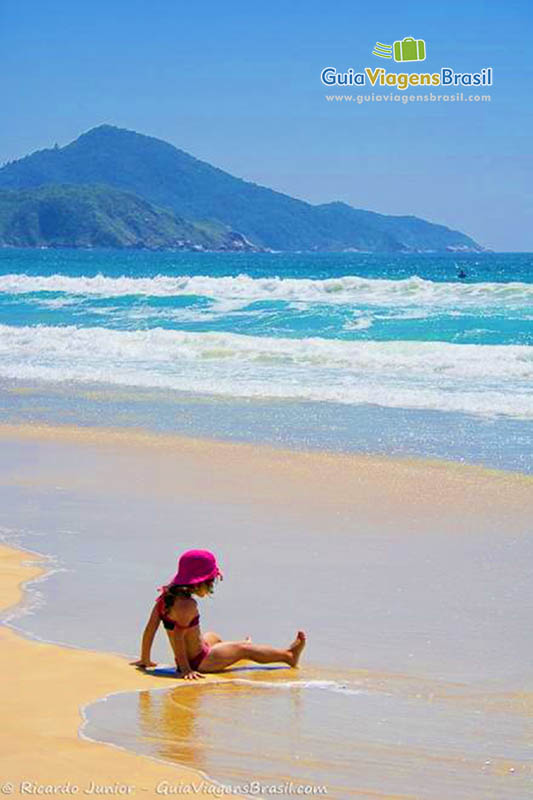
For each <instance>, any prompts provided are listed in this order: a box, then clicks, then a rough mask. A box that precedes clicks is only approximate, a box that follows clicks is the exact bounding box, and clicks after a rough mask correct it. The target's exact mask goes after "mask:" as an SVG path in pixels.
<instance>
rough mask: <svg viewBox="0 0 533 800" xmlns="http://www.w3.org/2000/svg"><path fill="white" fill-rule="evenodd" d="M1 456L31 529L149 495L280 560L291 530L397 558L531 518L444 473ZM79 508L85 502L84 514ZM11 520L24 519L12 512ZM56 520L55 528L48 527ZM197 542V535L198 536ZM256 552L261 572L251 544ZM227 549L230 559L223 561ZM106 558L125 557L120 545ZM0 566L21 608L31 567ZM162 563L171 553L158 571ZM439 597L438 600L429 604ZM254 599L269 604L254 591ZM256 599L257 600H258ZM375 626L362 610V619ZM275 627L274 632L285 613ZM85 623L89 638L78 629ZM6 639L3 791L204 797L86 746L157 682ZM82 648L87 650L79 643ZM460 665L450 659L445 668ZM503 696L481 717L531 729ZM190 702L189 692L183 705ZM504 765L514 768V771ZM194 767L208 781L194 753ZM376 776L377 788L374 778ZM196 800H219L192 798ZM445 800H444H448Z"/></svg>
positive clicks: (23, 444)
mask: <svg viewBox="0 0 533 800" xmlns="http://www.w3.org/2000/svg"><path fill="white" fill-rule="evenodd" d="M0 444H1V447H2V454H3V456H2V458H1V459H0V484H1V487H2V490H3V492H4V493H5V497H6V498H10V497H11V498H12V497H15V496H16V497H19V498H20V497H22V498H23V499H24V502H25V503H26V504H27V506H28V508H29V505H28V504H29V503H30V501H31V502H32V503H33V504H34V506H35V508H34V509H33V510H32V514H33V516H28V519H30V518H31V519H33V520H36V519H38V518H39V516H40V514H41V505H40V504H41V501H42V500H43V498H44V499H46V502H48V503H49V504H50V506H51V507H52V509H53V508H54V507H55V505H54V504H56V503H58V501H57V497H58V492H61V496H62V497H63V496H67V497H68V501H69V503H71V504H75V505H74V511H73V512H72V513H73V514H74V515H76V514H78V515H80V516H81V517H87V518H89V519H91V514H93V512H94V508H93V507H94V504H95V498H102V497H104V496H105V497H111V498H112V502H113V503H114V504H115V505H116V506H117V508H118V509H119V511H120V509H126V508H127V507H128V503H129V501H131V499H132V498H133V497H134V496H135V495H136V494H143V495H144V494H145V495H147V496H148V495H149V496H150V497H151V498H152V500H153V501H154V502H157V503H159V504H161V505H163V504H165V503H173V504H174V505H173V506H172V508H173V509H176V508H186V507H187V506H188V505H190V506H193V507H197V506H200V505H202V504H203V505H205V504H206V503H207V502H210V503H213V504H219V506H220V507H221V508H222V507H224V508H226V509H229V511H230V512H231V514H233V518H234V519H237V518H241V517H242V518H243V520H244V523H243V530H245V529H246V526H248V525H249V523H251V524H257V525H259V524H260V521H261V520H263V519H264V518H268V519H269V521H270V524H271V525H272V531H273V533H272V535H273V536H274V532H275V531H276V530H277V528H278V527H279V526H281V530H282V532H283V537H282V538H281V539H280V543H281V544H282V545H283V547H286V546H288V545H286V541H287V542H288V540H289V538H290V537H289V535H288V533H285V531H289V530H290V526H295V527H297V526H300V527H301V528H302V530H303V531H304V533H303V534H302V538H301V540H299V541H300V542H304V541H305V539H304V537H305V536H308V537H309V542H311V541H315V540H314V539H313V538H312V537H313V536H316V537H324V536H325V535H327V536H330V537H336V540H337V541H338V543H339V545H340V546H342V547H344V546H345V544H346V543H347V542H348V541H353V540H354V539H355V540H357V538H358V537H361V544H362V545H363V546H366V545H367V544H368V541H369V537H370V538H371V537H372V536H373V535H374V533H375V532H376V531H379V533H380V535H381V534H383V533H386V535H387V537H389V538H388V539H387V543H388V544H387V546H389V545H390V543H391V542H393V541H394V539H398V540H399V541H400V544H402V543H403V542H405V541H409V539H405V537H406V535H408V536H412V537H415V538H416V539H417V541H421V540H423V539H424V538H431V536H432V535H433V533H434V531H435V530H436V529H438V532H439V535H440V536H442V537H444V540H447V541H450V542H451V541H452V540H454V539H455V540H458V541H459V543H461V542H463V541H468V538H467V537H471V536H473V535H474V534H476V535H477V534H479V533H480V532H482V533H483V532H485V531H487V532H488V533H489V534H490V533H498V535H500V536H501V537H503V539H505V536H506V535H507V534H509V536H510V537H513V536H515V535H516V532H517V531H518V532H521V533H523V534H524V533H525V532H527V531H529V530H530V520H531V519H532V518H533V479H532V478H531V477H527V476H523V475H514V474H510V473H504V472H498V471H494V470H486V469H483V468H480V467H467V466H463V465H457V464H449V463H444V462H429V461H415V460H410V459H405V460H392V459H387V458H384V457H372V456H353V455H338V454H335V455H333V454H331V455H330V454H318V453H294V452H290V451H282V450H275V449H273V448H268V447H257V446H252V445H242V444H230V443H222V442H207V441H201V440H193V439H185V438H180V437H175V436H157V435H153V434H151V433H147V432H143V431H136V432H131V431H116V430H109V431H108V430H97V429H79V428H67V427H65V428H50V427H44V426H23V427H19V426H7V425H5V426H1V427H0ZM10 493H12V494H10ZM17 493H18V494H17ZM80 498H85V500H84V503H81V502H80ZM76 504H77V505H76ZM219 506H216V507H217V508H218V507H219ZM213 507H215V505H213ZM28 508H26V511H27V512H28V515H29V511H28ZM43 508H44V506H43ZM120 513H122V512H120ZM9 515H10V509H9V508H7V509H6V508H4V511H3V515H2V520H4V522H5V521H6V520H8V519H9ZM12 516H13V518H15V516H16V514H15V508H14V507H13V514H12ZM51 519H52V521H53V520H54V519H55V518H54V517H53V514H52V516H51ZM13 527H14V528H15V527H16V526H15V525H14V526H13ZM200 532H201V531H199V530H198V529H196V530H195V535H196V536H198V535H199V534H200ZM224 532H226V529H224ZM95 535H96V529H95ZM265 535H268V531H267V533H266V534H265ZM236 536H237V538H236V539H235V542H234V544H236V545H237V546H240V544H239V543H242V541H243V540H242V539H239V538H238V536H240V533H238V535H237V534H236ZM365 537H366V538H365ZM446 537H448V538H447V539H446ZM125 541H127V539H125ZM365 543H366V544H365ZM248 544H249V548H250V550H249V555H250V557H252V558H253V549H254V542H253V541H252V542H250V543H248ZM267 544H268V542H267ZM232 546H233V544H232V543H230V544H229V545H228V552H229V551H230V550H231V547H232ZM298 546H299V547H301V543H300V544H299V545H298ZM35 549H39V548H38V547H36V548H35ZM110 552H111V554H114V555H115V556H116V551H114V550H113V548H112V547H111V543H110ZM0 555H1V562H0V564H1V570H2V580H1V581H0V586H1V593H0V602H1V604H2V607H6V606H10V605H13V604H14V603H16V602H17V600H18V598H19V597H20V588H19V587H20V583H21V582H22V581H25V580H28V579H29V578H30V577H31V576H34V575H36V574H38V572H39V570H38V569H37V568H36V567H35V566H28V565H27V564H25V563H24V562H25V561H27V558H28V557H27V555H25V554H24V553H22V552H20V551H19V552H17V551H14V550H12V549H10V548H4V547H2V549H1V551H0ZM279 557H280V556H279V552H278V555H277V556H275V554H274V556H273V562H272V564H269V563H266V564H265V565H263V568H264V569H265V570H267V571H269V570H271V569H273V568H274V567H273V564H274V563H275V561H276V558H277V559H278V560H279ZM166 558H167V554H166V553H164V554H163V555H162V557H161V563H163V561H164V559H166ZM117 564H118V561H117ZM496 566H497V565H496ZM150 569H151V567H150ZM328 569H329V567H328ZM170 571H171V570H170V569H169V570H168V572H170ZM134 577H135V578H136V576H134ZM162 577H163V578H164V577H165V575H164V574H163V575H162ZM322 578H323V579H324V578H325V579H326V580H329V581H330V582H333V583H334V580H333V578H334V576H332V575H331V574H329V578H328V573H323V574H322ZM150 581H152V582H153V583H154V585H155V583H156V577H155V576H154V577H153V578H152V577H150ZM94 588H96V587H93V589H94ZM312 588H313V587H311V588H310V591H311V593H312ZM334 588H335V589H339V588H341V589H342V587H334ZM467 589H468V587H467ZM300 590H301V587H300ZM431 593H432V587H429V593H428V598H429V596H430V595H431ZM257 598H258V602H261V603H262V602H263V599H262V598H261V595H260V587H259V586H258V588H257ZM249 599H251V600H253V599H254V598H253V595H251V596H249ZM369 605H370V600H369ZM366 612H367V609H366V608H363V609H362V612H361V613H362V614H365V613H366ZM328 613H329V612H328ZM482 613H483V610H482ZM243 616H244V614H243ZM269 616H272V614H270V615H269ZM274 616H276V619H277V620H278V623H277V624H278V627H279V620H280V619H281V615H278V610H277V609H276V610H275V612H274ZM36 619H37V617H36ZM79 621H80V624H81V625H82V627H83V623H84V620H83V615H82V616H81V618H80V619H79ZM291 624H292V623H291ZM134 625H135V627H136V629H137V630H138V631H139V633H140V630H141V628H142V621H141V620H139V618H137V619H135V620H134ZM36 632H37V631H36ZM247 632H248V631H247V630H243V631H242V632H241V633H242V634H244V633H247ZM1 635H2V647H3V648H4V650H3V660H4V664H5V674H6V676H7V677H6V678H5V679H4V682H3V687H2V700H3V709H4V719H5V720H6V724H5V725H4V728H3V731H2V734H1V735H2V739H3V742H2V743H3V747H4V753H5V754H6V758H5V773H4V774H5V777H6V779H8V780H12V781H13V782H14V783H15V784H17V783H19V782H20V781H21V780H28V781H32V780H33V781H37V782H40V783H54V784H58V783H61V782H66V781H69V780H70V781H71V783H75V784H77V785H79V786H80V787H88V786H90V784H91V781H95V782H99V783H101V784H107V785H108V786H111V785H114V784H116V783H119V784H120V785H124V786H127V785H132V784H135V786H136V787H137V789H136V790H132V792H130V794H135V792H139V794H140V792H141V790H144V789H147V790H148V791H149V792H151V793H152V794H153V787H155V785H156V784H157V782H158V781H160V780H171V781H173V782H174V783H176V782H177V781H178V780H183V781H184V782H185V781H192V782H196V785H198V782H199V781H201V778H200V779H199V778H198V774H197V773H195V772H194V771H191V769H189V768H183V769H181V768H180V769H178V768H177V767H176V768H172V767H170V766H169V767H166V766H164V765H162V764H158V763H157V762H155V761H153V760H150V759H147V758H143V757H142V756H136V755H133V754H131V753H127V752H125V751H121V750H117V749H112V748H109V747H108V746H104V745H100V744H95V743H91V742H88V741H84V740H82V739H80V738H79V735H78V730H79V726H80V724H81V722H82V715H81V712H80V709H81V708H83V707H84V706H86V705H87V704H90V703H93V702H94V701H96V700H98V699H99V698H101V697H103V696H105V695H107V694H109V693H114V692H134V691H136V690H139V689H146V690H150V689H154V688H161V685H162V681H161V679H159V678H156V677H153V676H148V675H143V674H140V673H138V672H136V671H134V670H133V669H132V668H131V667H130V666H129V665H128V663H127V660H126V659H125V658H121V657H119V656H115V655H108V654H104V653H101V652H95V651H94V650H92V651H91V650H82V649H67V648H63V647H58V646H56V645H51V644H45V643H41V642H29V641H27V640H25V639H22V638H21V637H19V636H17V635H16V634H15V633H14V632H13V631H12V630H9V629H7V628H5V627H3V628H2V629H1ZM49 638H53V637H52V636H49ZM80 640H81V643H82V644H83V630H82V631H81V633H80ZM391 648H392V649H394V642H392V644H391V643H389V655H390V651H391ZM455 655H456V654H455V653H452V654H451V656H450V659H451V661H450V663H452V662H453V659H454V657H455ZM511 655H512V654H511ZM306 657H307V658H308V662H307V663H304V667H303V669H302V670H301V671H300V673H299V674H301V675H302V676H303V677H305V676H306V675H307V676H308V677H312V678H317V677H320V675H321V674H322V673H321V671H320V670H318V669H317V668H314V667H313V663H312V659H313V654H312V649H311V648H310V652H309V653H308V654H306ZM517 660H518V659H517ZM418 666H419V668H421V667H420V665H418ZM522 666H524V665H522ZM443 671H445V666H443ZM273 675H274V673H273ZM372 676H373V677H372V678H371V679H369V680H370V683H372V681H374V682H379V681H380V677H379V673H378V671H377V670H374V671H373V672H372ZM337 677H338V676H337ZM359 677H361V676H359ZM390 678H391V676H390V675H388V676H387V678H386V679H385V682H384V683H385V688H387V686H388V684H387V681H388V682H389V684H390ZM411 678H412V676H411ZM276 679H277V676H276ZM207 680H212V678H209V679H207ZM228 680H231V677H230V676H228ZM509 680H510V679H509ZM166 685H168V682H167V683H166ZM417 687H418V688H417ZM388 688H390V686H389V687H388ZM499 688H500V689H501V687H499ZM507 688H508V692H509V694H508V696H505V695H502V693H501V691H500V693H495V694H494V695H490V696H488V695H487V700H486V703H487V704H490V703H496V704H497V703H498V702H502V703H504V705H505V708H506V709H507V708H508V705H509V702H513V703H514V704H515V705H516V704H517V705H518V706H519V707H520V714H524V713H525V715H526V716H527V715H528V711H527V709H528V708H530V705H531V703H530V697H531V694H530V690H531V688H532V687H531V686H524V685H523V684H520V685H519V686H515V687H514V689H513V687H512V686H511V683H508V685H507ZM191 691H193V687H189V688H188V689H187V694H190V692H191ZM417 691H419V684H418V683H417V682H416V681H415V682H414V688H413V693H414V694H416V693H417ZM467 693H468V688H467V687H463V688H462V690H461V694H462V695H465V694H467ZM502 698H504V699H503V700H502ZM184 699H185V698H184ZM193 743H194V739H193ZM195 759H196V760H195ZM508 763H509V764H513V763H514V762H513V761H512V759H510V760H509V762H508ZM517 763H518V762H517ZM187 764H188V766H189V767H190V766H192V765H195V766H196V768H200V769H201V768H202V765H201V764H199V763H198V759H197V758H196V755H195V751H194V747H193V749H192V750H191V752H190V760H187ZM375 769H376V783H379V771H380V767H379V765H376V767H375ZM178 776H179V777H178ZM82 791H83V789H81V788H80V793H81V792H82ZM352 792H353V793H354V796H355V795H356V794H357V795H358V796H361V797H371V796H373V797H380V798H385V797H393V796H395V797H400V796H402V797H407V796H408V795H407V794H402V793H401V791H400V790H399V791H398V793H395V794H394V795H392V794H390V793H389V794H388V793H387V792H386V791H382V790H380V789H379V788H378V787H377V786H376V789H375V791H372V792H371V791H365V790H364V789H363V788H361V789H360V790H357V789H355V788H354V787H351V793H352ZM117 793H118V792H117ZM124 793H125V792H124ZM195 796H199V797H203V796H213V795H212V794H207V793H206V794H205V795H204V794H202V793H196V792H195ZM416 796H417V797H418V795H416ZM420 796H422V795H420ZM431 796H432V797H439V795H438V794H432V795H431ZM472 796H474V795H472ZM442 797H443V800H444V798H446V800H447V797H446V795H445V794H443V795H442Z"/></svg>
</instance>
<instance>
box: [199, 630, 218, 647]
mask: <svg viewBox="0 0 533 800" xmlns="http://www.w3.org/2000/svg"><path fill="white" fill-rule="evenodd" d="M202 638H203V640H204V642H205V643H206V644H208V645H209V646H210V647H211V646H212V645H214V644H218V643H219V642H221V641H222V638H221V637H220V636H219V635H218V633H215V632H214V631H207V633H204V634H203V637H202Z"/></svg>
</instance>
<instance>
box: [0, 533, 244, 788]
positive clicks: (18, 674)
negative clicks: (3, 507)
mask: <svg viewBox="0 0 533 800" xmlns="http://www.w3.org/2000/svg"><path fill="white" fill-rule="evenodd" d="M36 559H39V560H41V561H42V556H40V555H37V554H35V553H31V552H28V551H22V550H17V549H15V548H12V547H7V546H6V545H4V544H0V574H1V580H0V607H1V608H2V611H3V612H5V611H6V610H8V609H11V608H12V607H13V606H16V605H17V603H19V602H20V601H21V599H22V596H23V589H22V588H21V587H22V586H23V584H25V583H27V582H28V581H31V580H35V579H36V578H39V577H42V576H44V575H46V569H45V568H43V567H42V566H36V565H35V560H36ZM0 636H1V640H0V647H1V649H2V660H3V662H4V679H3V681H2V688H1V690H0V697H1V703H2V709H3V719H4V725H3V726H2V731H1V733H0V740H1V746H2V754H3V780H4V783H3V789H2V791H3V793H4V794H14V795H23V794H51V795H65V794H66V795H75V794H87V795H90V794H112V795H121V796H124V795H126V796H135V794H143V793H146V792H149V793H150V795H151V796H157V795H158V794H164V793H165V788H164V787H165V786H166V785H169V786H170V785H172V786H179V785H182V786H190V787H193V788H192V789H191V790H190V793H191V794H194V796H197V797H200V798H207V797H213V794H214V788H216V787H217V784H216V782H214V781H211V780H210V779H209V778H208V777H207V776H205V775H203V774H201V773H200V772H196V771H194V770H191V769H189V768H187V767H177V766H174V765H172V764H170V763H164V762H162V761H158V760H157V759H155V758H152V757H146V756H139V755H136V754H134V753H131V752H129V751H127V750H124V749H122V748H118V747H116V746H112V745H107V744H101V743H98V742H94V741H92V740H90V739H88V738H87V737H85V736H83V734H80V730H81V728H82V726H83V724H84V712H83V709H84V708H85V707H86V706H88V705H90V704H91V703H93V702H95V701H97V700H101V699H103V698H104V697H106V696H109V695H111V694H114V693H117V692H125V691H142V690H146V689H151V688H161V679H158V678H157V677H154V676H151V675H148V674H144V673H140V672H138V671H136V670H134V669H132V668H131V667H130V666H129V664H128V662H127V660H125V659H124V658H121V657H120V656H114V655H108V654H105V653H98V652H92V651H89V650H84V649H81V648H80V649H74V648H66V647H60V646H58V645H55V644H50V643H47V642H36V641H29V640H27V639H25V638H24V637H23V636H21V635H20V634H19V633H17V632H15V631H14V630H12V629H10V628H9V627H6V626H5V625H2V626H1V628H0ZM205 680H207V681H211V680H214V681H217V680H220V678H215V677H211V676H208V677H206V679H205ZM178 685H179V683H178ZM10 787H11V788H10ZM46 787H48V789H47V788H46ZM209 787H210V789H209ZM235 796H238V797H239V796H243V795H235Z"/></svg>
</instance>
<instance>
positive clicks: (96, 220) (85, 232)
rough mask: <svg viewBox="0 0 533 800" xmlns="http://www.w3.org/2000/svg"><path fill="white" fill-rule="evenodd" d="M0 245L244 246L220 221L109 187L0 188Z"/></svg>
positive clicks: (150, 247) (236, 235)
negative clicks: (195, 217)
mask: <svg viewBox="0 0 533 800" xmlns="http://www.w3.org/2000/svg"><path fill="white" fill-rule="evenodd" d="M0 245H4V246H6V245H9V246H13V247H142V248H149V249H161V248H164V249H170V248H173V249H187V250H191V249H199V250H200V249H202V250H204V249H209V250H235V249H249V245H247V243H246V242H245V240H244V239H243V238H242V237H241V236H239V235H238V234H234V233H232V232H230V231H228V230H227V229H226V228H224V227H223V226H220V225H219V226H217V225H211V224H210V225H208V224H205V225H202V226H200V225H193V224H192V223H190V222H187V221H186V220H184V219H181V218H180V217H178V216H177V215H176V214H174V213H173V212H171V211H167V210H164V209H160V208H156V207H155V206H153V205H152V204H151V203H149V202H148V201H146V200H143V199H142V198H141V197H137V196H136V195H134V194H131V193H129V192H121V191H118V190H117V189H113V188H112V187H110V186H72V185H70V186H69V185H61V184H60V185H56V184H52V185H49V186H39V187H38V188H36V189H21V190H16V191H12V190H0Z"/></svg>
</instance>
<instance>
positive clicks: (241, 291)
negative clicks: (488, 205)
mask: <svg viewBox="0 0 533 800" xmlns="http://www.w3.org/2000/svg"><path fill="white" fill-rule="evenodd" d="M0 292H1V293H9V294H25V293H33V292H64V293H66V294H70V295H97V296H100V297H119V296H127V295H143V296H151V297H174V296H176V297H177V296H187V295H189V296H190V295H194V296H201V297H208V298H211V299H213V300H215V301H217V302H219V303H228V304H229V306H228V307H229V308H237V307H241V306H242V305H243V304H247V303H250V302H254V301H259V300H282V301H287V302H290V303H294V302H297V303H324V304H327V305H341V304H348V305H349V304H365V305H371V306H381V307H382V306H389V305H392V306H394V307H397V306H429V307H433V306H435V307H443V308H463V307H466V308H478V307H486V306H488V307H494V306H502V307H505V308H506V309H507V310H509V309H510V308H524V307H531V306H532V305H533V284H531V283H520V282H511V283H472V284H467V283H439V282H434V281H429V280H424V279H423V278H419V277H417V276H414V277H410V278H405V279H402V280H384V279H373V278H361V277H358V276H356V275H348V276H344V277H341V278H328V279H325V280H312V279H309V278H277V277H272V278H251V277H250V276H248V275H237V276H235V277H221V278H213V277H210V276H207V275H196V276H187V275H185V276H176V277H171V276H167V275H157V276H155V277H153V278H130V277H126V276H122V277H118V278H110V277H105V276H103V275H96V276H94V277H86V276H81V277H70V276H67V275H50V276H33V275H17V274H11V275H2V276H0Z"/></svg>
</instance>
